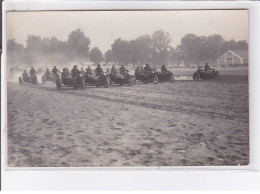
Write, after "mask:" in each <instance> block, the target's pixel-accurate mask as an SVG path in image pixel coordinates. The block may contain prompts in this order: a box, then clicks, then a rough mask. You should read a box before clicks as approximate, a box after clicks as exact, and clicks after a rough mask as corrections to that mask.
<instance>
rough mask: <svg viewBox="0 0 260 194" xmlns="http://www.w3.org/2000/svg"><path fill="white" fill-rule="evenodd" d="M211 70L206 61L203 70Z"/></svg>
mask: <svg viewBox="0 0 260 194" xmlns="http://www.w3.org/2000/svg"><path fill="white" fill-rule="evenodd" d="M210 70H212V69H211V68H210V67H209V64H208V63H206V65H205V67H204V71H210Z"/></svg>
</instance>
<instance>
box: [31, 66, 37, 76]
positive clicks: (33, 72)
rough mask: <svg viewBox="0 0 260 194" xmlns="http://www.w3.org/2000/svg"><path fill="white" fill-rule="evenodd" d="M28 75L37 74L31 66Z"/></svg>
mask: <svg viewBox="0 0 260 194" xmlns="http://www.w3.org/2000/svg"><path fill="white" fill-rule="evenodd" d="M29 73H30V76H31V77H32V76H35V75H36V74H37V72H36V71H35V70H34V68H33V67H32V68H31V70H30V72H29Z"/></svg>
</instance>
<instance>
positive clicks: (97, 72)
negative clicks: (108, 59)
mask: <svg viewBox="0 0 260 194" xmlns="http://www.w3.org/2000/svg"><path fill="white" fill-rule="evenodd" d="M95 72H96V75H97V76H103V75H104V72H103V70H102V68H101V66H100V64H98V65H97V68H96V70H95Z"/></svg>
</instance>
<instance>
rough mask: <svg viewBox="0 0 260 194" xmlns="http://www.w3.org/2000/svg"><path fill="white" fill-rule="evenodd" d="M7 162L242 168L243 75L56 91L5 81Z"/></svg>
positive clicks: (245, 139)
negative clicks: (213, 79)
mask: <svg viewBox="0 0 260 194" xmlns="http://www.w3.org/2000/svg"><path fill="white" fill-rule="evenodd" d="M8 127H9V128H8V163H9V166H11V167H14V166H19V167H56V166H60V167H67V166H70V167H80V166H84V167H93V166H97V167H99V166H107V167H112V166H192V165H196V166H197V165H246V164H248V162H249V156H248V153H249V118H248V83H247V76H246V75H234V76H230V75H224V76H223V77H222V79H221V81H200V82H195V81H176V82H174V83H160V84H157V85H153V84H147V85H144V84H137V85H134V86H133V87H130V86H112V87H110V88H94V87H93V88H92V87H90V88H86V90H84V91H82V90H76V91H74V90H72V89H64V90H62V91H58V90H57V89H56V88H55V85H54V84H45V85H43V84H39V85H38V86H32V85H27V86H19V85H18V84H17V83H8Z"/></svg>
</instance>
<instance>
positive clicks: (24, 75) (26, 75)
mask: <svg viewBox="0 0 260 194" xmlns="http://www.w3.org/2000/svg"><path fill="white" fill-rule="evenodd" d="M22 76H23V80H25V79H27V78H28V77H29V75H28V73H27V72H26V70H24V71H23V75H22Z"/></svg>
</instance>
